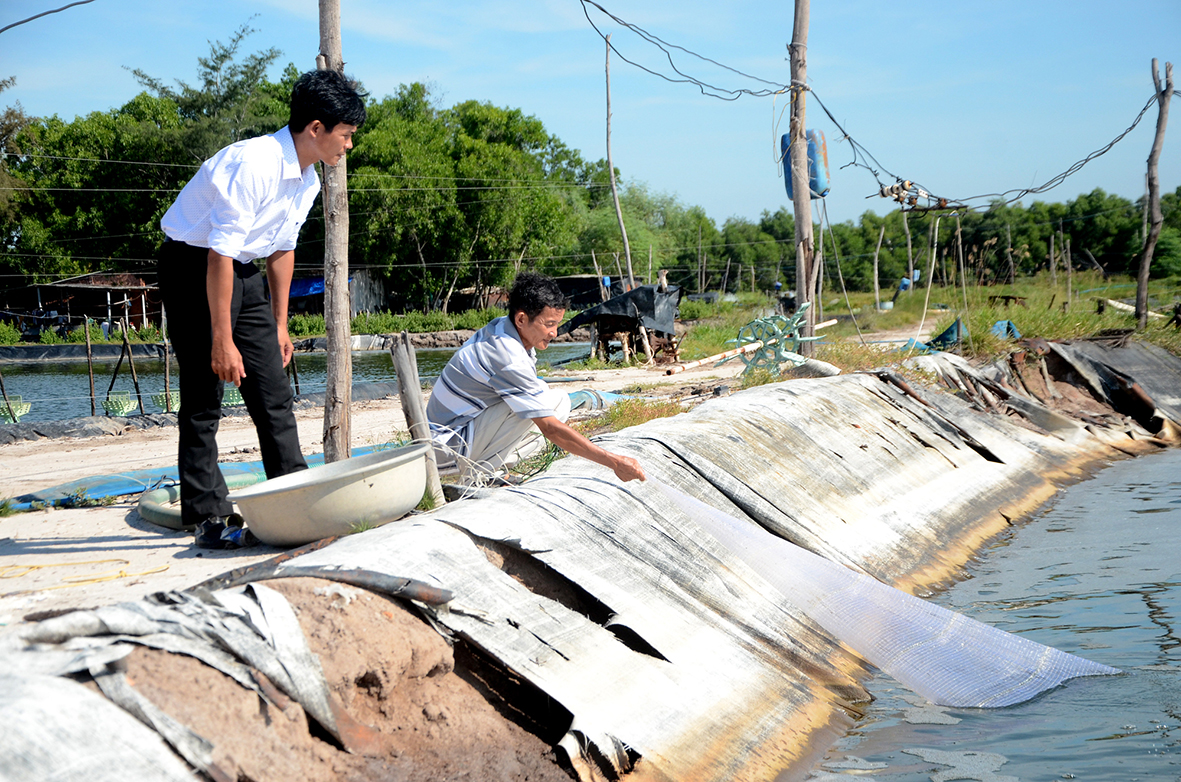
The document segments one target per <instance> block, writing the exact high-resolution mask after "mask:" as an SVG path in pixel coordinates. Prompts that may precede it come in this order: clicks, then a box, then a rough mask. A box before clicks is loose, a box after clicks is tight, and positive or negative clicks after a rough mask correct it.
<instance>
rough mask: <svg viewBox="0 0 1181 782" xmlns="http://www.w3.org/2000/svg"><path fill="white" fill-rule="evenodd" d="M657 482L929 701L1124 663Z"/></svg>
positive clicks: (972, 702) (1005, 700)
mask: <svg viewBox="0 0 1181 782" xmlns="http://www.w3.org/2000/svg"><path fill="white" fill-rule="evenodd" d="M650 483H651V484H652V485H653V487H654V488H655V489H656V490H658V491H659V492H661V493H662V494H663V495H665V496H666V497H667V498H668V499H669V501H671V502H672V503H673V504H674V505H676V506H677V507H678V508H680V509H681V510H682V511H683V512H684V513H685V515H686V516H688V517H689V518H691V519H692V520H693V521H694V522H696V523H697V524H699V525H700V526H701V527H702V528H703V529H705V530H706V531H708V532H709V533H710V534H711V535H713V536H714V537H716V538H717V539H718V540H719V541H720V542H721V543H722V544H723V545H725V546H726V547H727V548H729V549H730V550H731V551H733V552H734V553H735V554H736V555H737V556H738V557H740V558H741V559H743V560H744V561H745V562H746V563H747V564H749V565H750V566H751V567H752V568H753V569H754V570H756V571H757V572H758V573H759V575H761V576H762V577H763V578H765V579H767V581H768V582H770V583H771V584H772V585H773V586H774V587H775V588H776V589H777V590H779V591H780V592H781V593H783V595H784V596H785V598H786V599H788V600H789V601H791V602H792V603H793V604H794V605H796V606H798V607H799V608H800V609H801V610H803V611H804V613H806V614H807V615H808V616H809V617H810V618H811V619H813V620H814V621H815V622H816V623H817V624H819V625H820V626H821V627H823V628H824V629H825V630H827V631H828V632H829V633H830V634H832V635H833V636H834V637H835V638H836V639H837V640H839V641H841V642H842V643H844V644H846V645H847V646H848V647H849V648H851V649H853V650H854V651H855V652H857V653H858V654H859V655H861V656H862V657H864V658H865V659H866V660H868V661H869V662H871V663H873V664H874V665H875V666H877V667H878V668H880V669H881V670H883V671H885V672H886V673H887V674H889V675H890V676H892V677H894V678H895V679H897V680H898V681H899V682H901V683H902V684H904V685H905V686H907V687H909V688H910V689H912V690H914V691H915V692H916V693H918V694H919V695H922V696H923V697H924V698H926V699H927V700H929V701H931V702H932V703H936V704H938V705H940V706H956V707H967V708H997V707H1001V706H1011V705H1013V704H1015V703H1021V702H1022V701H1026V700H1029V699H1030V698H1033V697H1034V696H1036V695H1038V694H1040V693H1042V692H1045V691H1046V690H1048V689H1050V688H1051V687H1056V686H1058V685H1060V684H1062V683H1063V682H1065V681H1067V680H1068V679H1073V678H1076V677H1079V676H1098V675H1107V674H1116V673H1119V672H1120V671H1119V670H1117V669H1115V668H1111V667H1110V666H1107V665H1101V664H1099V663H1095V662H1091V661H1090V660H1085V659H1083V658H1082V657H1077V656H1075V655H1073V654H1067V653H1066V652H1062V651H1059V650H1057V649H1053V648H1051V647H1049V646H1043V645H1042V644H1039V643H1037V642H1035V641H1030V640H1028V639H1026V638H1021V637H1020V636H1016V635H1013V634H1011V633H1006V632H1004V631H1003V630H998V629H996V628H995V627H990V626H988V625H986V624H984V623H982V622H977V621H976V620H975V619H970V618H968V617H966V616H964V615H962V614H957V613H955V612H954V611H949V610H947V609H946V608H942V607H940V606H937V605H934V604H933V603H929V602H927V601H925V600H921V599H920V598H917V597H915V596H913V595H908V594H907V593H905V592H903V591H901V590H898V589H894V588H893V587H891V586H887V585H886V584H883V583H881V582H880V581H877V580H876V579H874V578H871V577H869V576H866V575H864V574H862V573H857V572H855V571H853V570H849V569H848V568H846V567H843V566H841V565H838V564H836V563H833V562H830V561H828V560H827V559H824V558H823V557H820V556H817V555H816V554H813V553H811V552H809V551H806V550H804V549H802V548H800V547H799V546H796V545H794V544H792V543H789V542H788V541H786V540H783V539H782V538H779V537H777V536H775V535H772V534H771V533H769V532H767V531H766V530H764V529H762V528H761V527H759V526H758V525H757V524H754V523H753V522H751V521H749V520H741V519H737V518H735V517H733V516H730V515H729V514H726V513H723V512H721V511H719V510H717V509H715V508H712V507H710V506H709V505H706V504H705V503H702V502H700V501H698V500H695V499H693V498H692V497H688V496H686V495H684V494H681V493H680V492H678V491H676V490H675V489H672V488H670V487H669V486H667V485H664V484H662V483H660V482H659V481H656V480H651V481H650Z"/></svg>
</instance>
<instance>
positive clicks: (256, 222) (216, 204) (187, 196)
mask: <svg viewBox="0 0 1181 782" xmlns="http://www.w3.org/2000/svg"><path fill="white" fill-rule="evenodd" d="M319 192H320V178H319V177H318V176H317V175H316V168H315V166H308V167H307V168H306V169H303V170H302V171H301V170H300V168H299V157H298V156H297V155H296V152H295V142H294V141H293V140H292V138H291V131H290V129H288V128H287V127H286V126H284V127H283V128H282V129H281V130H279V131H278V132H276V133H274V134H273V135H270V136H259V137H258V138H252V139H248V140H246V141H239V142H238V143H236V144H231V145H230V146H228V147H226V148H225V149H223V150H221V151H220V152H218V153H217V154H216V155H214V156H213V157H211V158H209V159H208V160H206V161H205V162H204V163H203V164H202V165H201V168H200V170H199V171H198V172H197V174H196V176H194V177H193V178H192V179H190V180H189V183H188V184H187V185H185V187H184V189H183V190H181V192H180V195H179V196H177V199H176V201H175V203H173V204H172V206H171V207H169V209H168V211H167V212H166V213H165V214H164V217H163V219H161V220H160V227H161V228H163V229H164V233H165V234H167V235H168V238H170V239H173V240H174V241H178V242H184V243H186V244H191V245H193V246H195V247H208V248H210V249H212V250H214V251H216V252H217V253H218V254H220V255H224V256H226V257H228V258H234V259H235V260H238V261H241V262H250V261H253V260H255V259H256V258H266V257H268V256H270V255H272V254H274V253H276V252H283V251H286V250H294V249H295V240H296V238H297V237H298V236H299V229H300V227H301V226H302V225H303V223H304V220H306V219H307V216H308V212H309V211H311V208H312V203H313V202H314V201H315V200H316V194H317V193H319Z"/></svg>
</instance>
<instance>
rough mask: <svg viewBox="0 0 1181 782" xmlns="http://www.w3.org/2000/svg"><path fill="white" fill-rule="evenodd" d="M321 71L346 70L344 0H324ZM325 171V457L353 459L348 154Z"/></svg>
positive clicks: (321, 23)
mask: <svg viewBox="0 0 1181 782" xmlns="http://www.w3.org/2000/svg"><path fill="white" fill-rule="evenodd" d="M316 68H317V69H319V70H329V69H331V70H334V71H338V72H343V71H344V58H343V55H342V53H341V45H340V0H320V54H319V56H317V57H316ZM322 170H323V172H324V330H325V335H326V336H327V338H328V346H327V350H328V377H327V386H326V388H325V389H324V461H325V463H328V462H335V461H339V460H341V459H347V458H349V454H350V450H349V441H350V439H351V432H350V419H349V406H350V404H351V403H352V397H353V356H352V350H351V348H352V340H351V337H352V334H351V331H350V328H349V321H350V319H351V314H352V313H351V308H350V307H349V198H348V181H347V177H348V169H347V165H346V163H345V158H343V157H342V158H341V159H340V162H339V163H337V164H336V165H335V166H328V165H325V166H323V167H322Z"/></svg>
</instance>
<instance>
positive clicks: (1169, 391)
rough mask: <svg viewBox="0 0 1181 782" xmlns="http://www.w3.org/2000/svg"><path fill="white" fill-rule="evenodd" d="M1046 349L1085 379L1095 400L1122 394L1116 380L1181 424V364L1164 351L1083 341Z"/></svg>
mask: <svg viewBox="0 0 1181 782" xmlns="http://www.w3.org/2000/svg"><path fill="white" fill-rule="evenodd" d="M1049 345H1050V349H1051V350H1053V351H1054V352H1055V353H1056V354H1058V355H1059V356H1060V357H1062V358H1063V359H1064V360H1066V361H1068V362H1069V363H1070V364H1071V366H1072V367H1073V368H1074V369H1075V371H1077V372H1078V373H1079V374H1080V375H1082V376H1083V377H1084V378H1085V379H1086V381H1087V384H1088V385H1089V386H1090V387H1091V391H1092V393H1094V394H1095V396H1096V398H1098V399H1105V400H1107V401H1108V402H1109V403H1110V402H1113V401H1114V398H1117V397H1118V396H1119V394H1120V393H1121V392H1122V391H1123V390H1124V389H1123V388H1121V385H1122V384H1121V383H1120V382H1119V380H1121V379H1126V380H1129V381H1133V382H1136V383H1139V385H1140V387H1141V388H1143V389H1144V391H1145V393H1147V394H1148V396H1149V397H1151V398H1152V401H1153V402H1155V403H1156V407H1157V410H1158V411H1159V412H1160V413H1161V414H1162V417H1164V418H1168V419H1169V420H1171V421H1173V422H1175V423H1177V424H1181V363H1179V362H1178V359H1177V357H1176V356H1174V355H1173V354H1171V353H1169V352H1168V351H1167V350H1165V349H1164V348H1159V347H1157V346H1156V345H1151V344H1148V343H1143V342H1133V343H1131V344H1129V345H1127V346H1126V347H1121V348H1107V347H1104V346H1103V345H1098V344H1096V343H1094V342H1088V341H1085V340H1076V341H1072V342H1051V343H1049ZM1121 376H1122V377H1121Z"/></svg>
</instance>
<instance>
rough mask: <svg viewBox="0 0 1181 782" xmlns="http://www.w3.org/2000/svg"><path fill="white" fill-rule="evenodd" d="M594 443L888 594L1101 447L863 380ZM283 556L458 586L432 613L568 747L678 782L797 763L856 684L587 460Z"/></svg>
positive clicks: (814, 634) (771, 601)
mask: <svg viewBox="0 0 1181 782" xmlns="http://www.w3.org/2000/svg"><path fill="white" fill-rule="evenodd" d="M605 439H606V440H608V442H605V443H604V445H605V446H606V447H608V448H609V449H611V450H616V451H619V452H624V453H628V454H630V455H633V456H635V457H637V458H638V459H640V461H641V462H642V463H643V464H644V466H645V468H646V469H647V470H648V471H649V472H650V474H652V475H654V476H659V477H661V478H662V479H663V480H665V481H667V482H668V483H670V484H672V485H674V486H676V487H677V488H678V489H680V490H681V491H684V492H686V493H687V494H689V495H691V496H693V497H696V498H698V499H701V500H703V501H705V502H707V503H708V504H710V505H711V506H714V507H717V508H720V509H722V510H723V511H724V512H726V513H728V514H730V515H733V516H737V517H739V518H749V519H752V520H754V521H756V522H757V523H758V524H759V525H761V526H762V527H764V528H766V529H768V530H770V531H772V532H774V533H776V534H778V535H780V536H782V537H783V538H785V539H787V540H790V541H792V542H794V543H797V544H799V545H800V546H802V547H804V548H806V549H808V550H811V551H813V552H815V553H818V554H820V555H822V556H823V557H825V558H827V559H829V560H832V561H834V562H837V563H840V564H842V565H847V566H849V567H850V568H854V569H857V570H861V571H864V572H866V573H869V574H870V575H873V576H875V577H876V578H878V579H881V580H882V581H885V582H886V583H888V584H893V583H899V582H901V583H903V584H906V583H908V580H910V579H913V578H914V574H916V573H920V574H923V579H922V580H923V581H925V582H926V583H932V582H935V581H939V580H943V579H947V578H950V577H951V576H952V575H954V574H955V573H956V572H957V568H958V567H959V566H960V564H961V563H962V562H963V561H964V560H965V559H966V558H967V556H968V554H969V553H970V550H972V549H974V548H975V546H976V545H978V544H979V542H981V541H982V540H983V539H986V538H988V537H991V536H992V535H994V534H996V532H999V531H1000V530H1002V529H1004V528H1005V527H1007V524H1008V522H1007V520H1006V519H1005V518H1004V516H1002V515H1001V514H1000V513H998V511H997V509H998V508H1002V507H1010V508H1012V510H1011V512H1012V513H1013V515H1016V514H1017V512H1018V508H1019V507H1024V508H1026V509H1027V510H1031V509H1032V508H1031V507H1028V506H1029V505H1030V503H1033V504H1034V506H1036V504H1040V502H1041V501H1042V500H1044V499H1046V498H1048V497H1049V496H1051V495H1052V493H1053V487H1052V486H1051V485H1049V484H1048V481H1047V480H1046V479H1045V478H1044V477H1042V474H1044V473H1052V472H1059V473H1061V474H1066V473H1067V472H1068V465H1070V464H1072V463H1073V462H1072V460H1074V459H1077V458H1078V457H1079V454H1080V451H1081V452H1083V453H1087V452H1088V451H1090V452H1091V454H1092V458H1094V456H1095V455H1096V454H1098V453H1110V452H1109V451H1105V449H1104V448H1103V446H1102V445H1101V444H1100V443H1098V442H1097V441H1092V442H1090V443H1087V444H1086V445H1085V446H1083V447H1080V446H1071V445H1068V444H1066V443H1064V442H1063V441H1061V440H1059V439H1057V438H1054V437H1050V436H1048V435H1044V434H1038V433H1036V432H1032V431H1029V430H1026V429H1021V428H1020V427H1018V426H1016V425H1014V424H1011V423H1009V422H1008V421H1006V420H1004V419H1003V418H1000V417H998V416H985V415H982V414H980V413H978V412H976V411H973V410H972V409H970V408H969V406H968V405H967V404H966V403H963V402H959V400H954V398H953V399H952V404H950V405H949V406H948V407H947V408H946V409H945V410H937V409H935V408H931V407H927V406H925V405H923V404H922V403H920V402H919V401H917V400H914V399H912V398H910V397H908V396H906V395H905V394H903V393H902V392H901V391H899V390H898V389H896V388H895V387H893V386H891V385H888V384H885V383H883V382H881V381H880V380H878V379H876V378H873V377H869V376H849V377H841V378H831V379H821V380H812V381H796V382H792V383H784V384H778V385H774V386H765V387H762V388H758V389H753V390H750V391H746V392H743V393H741V394H737V395H734V396H732V397H729V398H727V399H725V400H724V401H721V402H715V403H712V404H706V405H703V406H701V407H700V408H698V409H697V410H695V411H693V412H691V413H688V414H685V415H682V416H677V417H675V418H671V419H663V420H660V421H653V422H650V423H649V424H646V425H644V426H641V427H636V428H633V429H629V430H627V431H625V432H623V433H620V434H619V435H616V436H612V437H610V438H605ZM473 537H474V538H477V539H489V540H496V541H503V542H505V543H508V544H509V545H512V546H514V547H517V548H519V549H520V550H522V551H524V552H527V553H529V554H531V555H532V556H533V557H535V558H536V559H538V560H540V561H541V562H543V563H544V564H546V565H548V566H549V567H550V568H552V569H553V570H554V571H555V572H556V573H558V574H560V575H561V576H562V577H564V578H566V579H569V580H570V581H572V582H574V583H576V584H578V585H579V586H580V587H581V588H583V589H585V590H586V591H587V592H589V593H590V594H591V595H593V596H594V597H595V598H596V599H597V600H599V601H600V602H601V603H602V604H603V605H605V606H606V607H607V608H608V609H609V610H610V611H611V612H612V614H613V616H612V619H611V620H610V621H609V622H606V623H605V625H606V626H600V625H599V624H596V623H595V622H593V621H591V620H590V619H589V618H587V617H585V616H583V615H581V614H579V613H577V612H575V611H573V610H570V609H569V608H566V607H565V606H563V605H561V604H558V603H555V602H554V601H553V600H551V599H548V598H545V597H542V596H540V595H537V594H534V593H533V592H531V591H530V590H529V589H528V588H527V587H526V586H524V585H522V584H520V583H518V582H517V581H515V580H514V579H512V578H510V577H509V576H507V575H505V574H504V573H502V572H501V571H500V570H499V569H497V568H496V567H494V566H493V565H491V564H490V563H489V562H488V560H487V559H486V558H485V557H484V555H483V554H482V553H481V552H480V551H479V549H478V548H477V547H476V546H475V545H474V544H473V540H472V538H473ZM768 539H770V536H768ZM957 549H958V550H957ZM291 564H292V565H305V566H306V565H316V566H324V567H326V566H332V565H336V566H338V567H364V568H367V569H370V570H375V571H379V572H380V571H384V572H396V573H400V574H405V575H406V576H408V577H412V578H417V579H419V580H422V581H425V582H427V583H434V584H438V585H439V586H443V587H446V588H448V589H451V590H453V591H454V592H455V593H456V598H455V600H454V601H453V603H452V605H451V611H450V612H440V613H438V615H437V620H438V621H439V622H440V623H441V624H443V625H445V626H446V627H448V628H450V630H451V631H452V632H454V633H456V634H457V635H458V636H460V637H462V638H464V639H465V640H467V641H468V642H470V643H472V644H474V645H475V646H477V647H478V648H480V649H482V650H484V652H486V653H487V654H489V655H491V656H493V657H495V658H496V659H498V660H500V661H501V662H502V663H503V664H505V665H506V666H508V667H509V668H510V669H511V670H512V671H514V672H515V673H516V674H518V675H520V676H521V677H522V678H524V679H526V680H528V681H529V682H531V683H533V684H534V685H536V686H537V687H539V688H540V689H542V690H543V691H545V692H546V693H547V694H548V695H550V696H551V697H553V698H554V699H555V700H557V701H558V702H560V703H561V704H562V705H563V706H564V707H565V708H566V709H568V710H569V711H570V712H571V713H572V714H573V715H574V722H573V725H572V726H571V734H570V736H569V737H568V740H567V741H565V742H564V743H563V746H565V747H567V748H570V749H571V750H572V751H575V752H577V751H579V748H580V747H584V746H586V744H587V742H588V741H589V742H590V743H592V744H595V745H597V746H598V747H600V749H601V750H602V754H603V755H610V754H611V748H612V747H614V746H616V745H618V744H622V745H624V746H626V747H629V748H631V749H633V750H634V751H635V752H636V753H638V754H639V755H640V756H641V757H644V758H647V759H650V760H653V761H654V762H655V763H656V764H657V768H659V769H661V771H662V773H663V774H667V776H668V777H670V778H679V779H685V778H702V779H704V778H711V779H726V778H728V777H727V775H728V774H737V769H739V768H740V767H742V766H743V764H744V763H747V762H749V758H748V757H746V756H747V755H748V754H749V751H750V749H749V748H750V747H759V749H760V752H761V753H763V755H764V757H765V758H766V759H767V762H769V763H772V762H773V761H771V760H770V759H771V758H774V757H775V756H776V753H777V752H784V753H785V755H786V754H790V753H788V752H787V750H786V749H785V747H786V745H787V744H789V743H790V741H791V735H790V734H791V733H792V732H793V731H795V732H796V738H798V736H799V734H801V733H804V732H805V731H806V730H808V729H811V728H812V727H814V725H815V721H816V720H818V719H821V718H819V717H818V716H817V715H818V714H820V713H823V711H824V710H826V709H832V708H833V707H834V704H835V703H837V702H839V701H840V698H841V697H846V696H850V695H853V694H855V692H856V690H855V688H854V687H853V686H852V685H853V682H851V681H850V680H849V679H848V678H847V676H846V675H844V674H842V673H841V669H840V668H839V667H838V668H833V667H831V666H832V665H833V660H835V659H836V658H835V656H834V655H833V653H832V644H833V643H834V638H833V636H832V635H830V634H829V633H827V632H825V631H824V625H823V623H821V622H818V621H816V618H814V617H811V616H809V615H808V614H807V612H806V611H805V610H804V609H803V607H802V606H801V605H799V604H798V603H796V602H794V600H795V598H796V596H795V595H792V594H789V595H787V599H786V600H785V599H784V596H783V595H782V594H781V592H780V591H779V590H778V589H776V588H775V587H774V586H773V585H772V584H771V583H769V582H768V580H767V579H766V578H764V577H763V576H761V575H760V574H759V573H758V572H757V571H756V570H755V569H754V568H753V567H752V566H751V565H750V564H748V563H747V562H745V561H744V560H743V559H742V558H740V557H738V556H737V555H736V554H735V553H734V552H733V551H732V550H730V549H729V548H727V547H726V546H725V545H723V544H722V543H719V542H718V541H717V539H716V538H714V537H713V536H712V535H710V534H708V532H707V531H706V530H704V529H702V528H701V527H700V525H699V524H697V523H696V522H695V521H694V520H692V519H689V518H687V517H686V516H685V515H684V514H683V513H682V512H680V511H679V510H677V509H676V508H674V507H673V506H672V505H671V504H670V503H669V502H668V501H667V500H666V499H663V498H661V497H660V496H659V495H658V494H657V493H656V492H655V490H653V489H652V488H651V487H647V486H643V485H639V484H635V483H632V484H627V485H623V486H621V485H620V484H619V483H618V482H617V481H615V480H614V479H613V478H611V477H610V475H609V473H606V471H604V470H600V469H598V468H596V467H592V466H589V465H588V464H587V463H586V462H585V461H581V460H574V459H566V460H563V461H561V462H559V463H558V464H556V465H555V466H554V468H552V469H551V470H550V472H549V473H547V474H546V475H545V476H542V477H541V478H539V479H535V480H533V481H530V482H529V483H528V484H526V485H524V486H522V487H520V488H517V489H503V490H497V491H495V492H488V493H487V494H485V495H484V496H483V497H482V498H480V499H479V500H469V501H461V502H457V503H452V504H450V505H447V506H445V507H443V508H440V509H438V510H436V511H434V512H432V513H431V514H429V515H427V516H421V517H417V518H415V519H413V520H409V521H405V522H402V523H398V524H392V525H388V526H385V527H382V528H379V529H377V530H374V531H372V532H369V533H366V534H365V535H364V536H354V537H350V538H346V539H344V540H341V541H338V542H337V543H334V544H333V545H332V546H329V547H326V548H324V549H322V550H320V551H316V552H312V553H309V554H306V555H303V556H301V557H298V558H296V559H295V560H292V561H291ZM619 626H625V627H627V628H628V629H629V630H630V631H631V632H632V633H634V634H635V635H637V636H639V637H640V638H641V639H642V640H643V641H644V644H645V648H647V649H650V650H652V652H654V653H647V654H645V653H642V652H640V651H636V650H634V649H633V648H631V647H629V646H628V645H627V644H625V643H624V642H623V641H622V640H621V639H620V638H618V637H616V636H615V635H614V634H613V633H612V628H618V627H619ZM1006 637H1007V636H1006ZM840 640H845V639H840ZM817 661H822V662H819V663H818V662H817ZM810 666H817V667H810ZM805 670H806V671H807V673H803V671H805ZM1071 675H1078V674H1071ZM1049 681H1057V679H1053V680H1047V681H1045V682H1043V684H1044V685H1045V686H1051V685H1050V684H1049V683H1048V682H1049ZM818 683H822V684H821V686H817V684H818ZM952 697H955V698H958V697H959V696H958V695H955V694H954V693H953V695H952ZM957 702H958V701H957ZM976 702H980V701H976ZM804 715H810V716H804ZM739 736H741V739H737V737H739ZM734 740H738V741H740V742H741V744H740V745H731V744H730V742H732V741H734ZM785 765H786V764H785ZM738 775H739V776H741V774H738Z"/></svg>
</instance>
